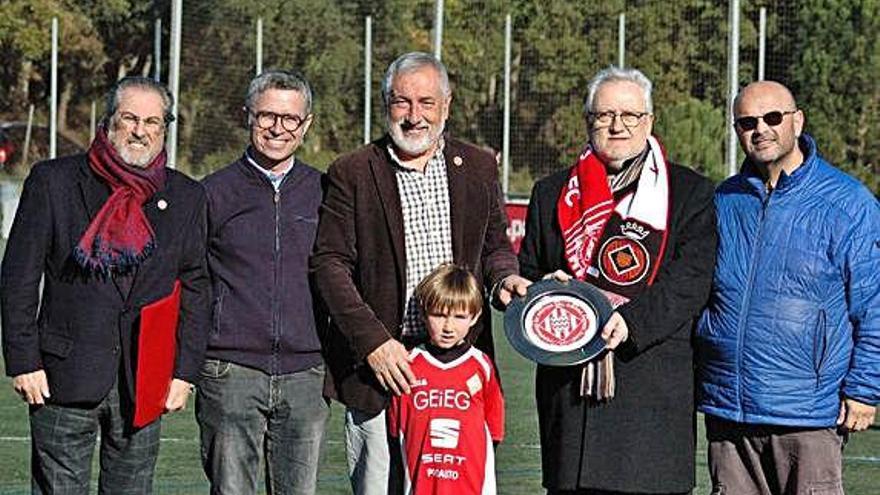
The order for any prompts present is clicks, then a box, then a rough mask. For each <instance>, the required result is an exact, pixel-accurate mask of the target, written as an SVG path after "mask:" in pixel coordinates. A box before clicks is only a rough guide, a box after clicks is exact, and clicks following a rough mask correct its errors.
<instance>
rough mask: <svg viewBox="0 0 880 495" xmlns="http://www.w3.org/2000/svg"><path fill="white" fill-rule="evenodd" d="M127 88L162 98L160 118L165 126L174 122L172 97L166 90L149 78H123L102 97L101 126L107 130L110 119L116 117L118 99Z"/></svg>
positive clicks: (162, 85)
mask: <svg viewBox="0 0 880 495" xmlns="http://www.w3.org/2000/svg"><path fill="white" fill-rule="evenodd" d="M129 88H138V89H143V90H147V91H153V92H154V93H156V94H158V95H159V96H161V97H162V118H163V119H164V120H165V123H166V124H169V123H171V122H174V113H173V111H174V96H173V95H172V94H171V91H169V90H168V88H167V87H166V86H165V85H164V84H162V83H160V82H157V81H155V80H153V79H150V78H149V77H141V76H127V77H123V78H122V79H120V80H119V81H117V82H116V84H114V85H113V87H112V88H110V90H109V91H107V95H106V96H105V97H104V101H105V105H104V116H103V117H101V126H102V127H104V128H105V129H107V128H108V127H109V125H110V119H112V118H113V116H114V115H116V112H117V110H119V98H120V96H122V92H123V91H125V90H126V89H129Z"/></svg>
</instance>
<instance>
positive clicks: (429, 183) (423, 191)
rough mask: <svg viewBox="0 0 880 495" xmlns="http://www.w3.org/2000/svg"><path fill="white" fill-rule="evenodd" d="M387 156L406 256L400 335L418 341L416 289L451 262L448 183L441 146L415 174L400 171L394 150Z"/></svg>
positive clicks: (420, 328) (420, 330)
mask: <svg viewBox="0 0 880 495" xmlns="http://www.w3.org/2000/svg"><path fill="white" fill-rule="evenodd" d="M388 153H389V154H390V155H391V158H392V161H393V162H394V175H395V177H396V178H397V190H398V193H399V194H400V206H401V212H402V213H403V238H404V251H405V253H406V309H405V310H404V313H403V328H402V329H401V335H402V336H403V337H406V338H407V339H420V338H422V337H424V336H425V335H427V329H426V328H425V322H424V320H423V319H422V317H421V314H420V310H419V305H418V301H416V298H415V297H414V296H413V293H414V292H415V289H416V286H418V285H419V282H421V280H422V279H423V278H424V277H426V276H427V275H428V274H429V273H431V271H433V270H434V268H436V267H437V266H438V265H440V264H441V263H447V262H451V261H452V220H451V217H450V214H449V181H448V178H447V177H446V159H445V158H444V156H443V142H442V141H441V142H440V146H438V148H437V151H436V152H435V153H434V156H432V157H431V159H430V160H428V164H427V165H425V171H424V172H419V171H417V170H413V169H410V168H406V167H404V166H403V165H402V164H401V162H400V160H399V159H398V158H397V155H396V154H395V153H394V150H393V149H392V148H391V147H390V146H389V147H388Z"/></svg>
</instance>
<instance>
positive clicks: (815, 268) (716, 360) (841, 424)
mask: <svg viewBox="0 0 880 495" xmlns="http://www.w3.org/2000/svg"><path fill="white" fill-rule="evenodd" d="M734 114H735V117H736V118H735V121H734V127H735V129H736V132H737V134H738V136H739V141H740V145H741V146H742V149H743V151H745V154H746V160H745V162H744V163H743V166H742V170H741V172H740V174H738V175H736V176H734V177H732V178H730V179H728V180H727V181H725V182H724V183H723V184H721V186H719V187H718V189H717V190H716V193H715V203H716V210H717V219H718V254H717V260H716V271H715V280H714V282H713V291H712V296H711V299H710V302H709V305H708V308H707V309H706V311H705V313H704V314H703V316H702V318H701V320H700V324H699V326H698V329H697V351H698V363H699V367H700V369H699V386H698V408H699V410H701V411H702V412H703V413H705V415H706V429H707V436H708V438H709V469H710V472H711V476H712V482H713V485H714V491H713V493H722V494H723V493H728V494H746V493H748V494H752V493H756V494H783V493H784V494H788V493H792V494H795V493H798V494H799V493H814V492H813V491H812V490H815V489H823V490H827V491H822V493H841V494H842V493H843V486H842V481H841V478H842V452H841V450H842V446H843V441H844V439H843V436H844V435H846V434H847V432H854V431H861V430H865V429H867V428H868V427H869V426H870V425H871V424H872V423H873V422H874V413H875V407H876V405H877V403H878V402H880V206H878V202H877V200H876V199H875V198H874V197H873V196H872V195H871V193H870V192H869V191H868V190H867V188H865V187H864V186H863V185H862V184H860V183H859V182H858V181H857V180H855V179H853V178H852V177H849V176H848V175H846V174H844V173H843V172H841V171H839V170H838V169H836V168H834V167H833V166H831V165H830V164H828V163H827V162H826V161H825V160H824V159H823V158H822V157H821V156H819V154H818V152H817V150H816V144H815V142H814V141H813V139H812V138H811V137H810V136H809V135H807V134H803V133H802V130H803V126H804V115H803V112H802V111H801V110H799V109H798V108H797V106H796V105H795V101H794V97H793V96H792V95H791V93H790V92H789V91H788V89H786V88H785V87H784V86H782V85H781V84H779V83H775V82H757V83H753V84H750V85H749V86H747V87H746V88H745V89H743V90H742V92H741V93H740V94H739V96H738V97H737V99H736V101H735V104H734Z"/></svg>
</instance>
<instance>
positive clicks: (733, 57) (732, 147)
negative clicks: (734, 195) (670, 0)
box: [726, 0, 739, 176]
mask: <svg viewBox="0 0 880 495" xmlns="http://www.w3.org/2000/svg"><path fill="white" fill-rule="evenodd" d="M728 19H729V20H728V24H729V25H730V36H729V37H728V40H729V46H728V54H729V55H728V65H727V71H728V80H727V84H728V87H727V124H726V126H727V175H728V176H731V175H734V174H735V173H736V169H737V166H736V149H737V148H736V146H737V145H736V133H735V132H734V129H733V124H732V122H733V100H734V99H735V98H736V94H737V92H738V91H739V0H730V13H729V17H728Z"/></svg>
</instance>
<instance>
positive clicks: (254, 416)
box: [196, 359, 330, 495]
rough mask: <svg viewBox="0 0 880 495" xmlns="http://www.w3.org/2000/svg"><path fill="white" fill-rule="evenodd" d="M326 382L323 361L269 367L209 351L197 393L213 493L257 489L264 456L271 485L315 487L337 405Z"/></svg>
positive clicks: (281, 494)
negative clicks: (279, 370)
mask: <svg viewBox="0 0 880 495" xmlns="http://www.w3.org/2000/svg"><path fill="white" fill-rule="evenodd" d="M323 386H324V367H323V366H317V367H314V368H310V369H307V370H303V371H299V372H296V373H289V374H284V375H268V374H266V373H264V372H262V371H260V370H256V369H252V368H246V367H244V366H239V365H237V364H233V363H230V362H227V361H219V360H216V359H207V360H206V361H205V363H204V365H202V380H201V382H200V383H199V386H198V391H197V393H196V419H197V420H198V423H199V429H200V431H201V444H202V466H203V467H204V469H205V474H206V475H207V477H208V480H209V481H210V482H211V493H212V494H213V495H221V494H229V495H248V494H254V493H256V492H257V482H258V478H259V475H260V472H259V471H260V459H261V457H263V458H264V459H265V462H264V463H265V467H266V493H268V494H269V495H311V494H314V493H315V490H316V486H317V478H318V460H319V458H320V453H321V443H322V440H323V436H324V426H325V424H326V422H327V417H328V415H329V412H330V406H329V405H328V403H327V401H326V400H325V399H324V397H323V395H322V393H323V392H322V391H323Z"/></svg>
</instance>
